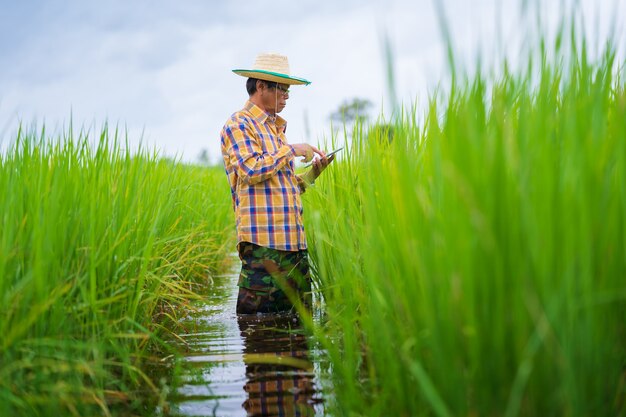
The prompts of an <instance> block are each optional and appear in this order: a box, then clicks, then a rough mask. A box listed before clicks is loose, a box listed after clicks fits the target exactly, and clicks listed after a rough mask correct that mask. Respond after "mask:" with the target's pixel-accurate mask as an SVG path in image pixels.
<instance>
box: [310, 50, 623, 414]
mask: <svg viewBox="0 0 626 417" xmlns="http://www.w3.org/2000/svg"><path fill="white" fill-rule="evenodd" d="M574 44H575V45H577V46H576V47H573V48H572V52H571V55H572V56H571V57H570V58H572V59H569V60H563V59H562V58H563V57H562V53H559V48H558V46H557V47H556V48H555V49H556V52H554V51H552V53H554V54H555V58H553V59H552V60H551V59H548V53H550V52H549V51H547V49H548V48H545V49H542V50H541V56H540V59H539V60H537V61H535V64H530V65H529V66H528V68H527V69H526V70H524V71H519V73H514V72H511V70H505V71H504V73H503V75H501V76H499V77H498V78H497V79H493V80H492V79H487V78H485V76H483V75H481V74H480V73H479V72H477V74H476V75H474V76H472V77H468V78H466V80H465V81H456V80H453V83H454V84H453V85H452V86H451V88H450V89H449V91H450V92H449V94H448V95H447V96H443V95H442V94H439V95H435V96H433V97H431V101H430V106H429V108H428V110H427V112H426V114H425V115H424V117H423V118H421V117H419V115H417V114H416V112H415V110H412V111H410V112H405V113H403V114H401V115H399V116H398V117H397V118H395V119H394V120H393V121H392V122H390V123H388V124H384V125H382V126H380V125H379V126H378V127H376V126H372V127H367V126H362V125H357V126H355V128H354V132H353V134H352V140H351V143H350V144H349V145H350V146H349V147H350V151H349V152H347V154H346V155H344V158H343V159H340V160H338V161H337V162H335V163H334V166H332V167H331V168H329V169H328V171H327V172H325V173H324V175H323V176H322V177H321V178H320V179H319V180H318V182H317V184H316V187H315V188H313V189H311V190H310V191H308V192H307V194H306V195H305V200H306V201H305V205H307V211H305V215H306V224H307V234H308V237H309V243H310V247H311V257H312V260H313V261H314V264H315V267H316V269H317V271H318V276H319V278H318V279H319V282H317V285H318V287H319V289H320V294H321V296H322V297H323V300H324V305H323V308H324V309H325V313H324V318H323V321H322V323H323V325H322V326H318V328H316V329H315V332H316V335H317V337H318V339H319V340H320V342H321V343H322V344H323V346H324V348H325V349H326V351H327V352H328V356H329V360H330V362H331V366H330V369H331V370H330V378H332V380H333V382H334V396H333V398H334V400H333V404H332V405H331V409H332V410H333V411H332V412H333V413H335V414H337V415H372V416H381V415H393V416H396V415H397V416H431V415H436V416H547V415H559V416H561V415H562V416H609V415H624V413H626V401H625V398H626V373H625V372H624V369H625V368H624V366H625V365H626V326H625V325H624V323H626V279H625V277H626V89H625V83H624V80H623V79H622V78H620V75H619V70H621V68H623V66H624V63H623V62H619V63H616V61H615V56H616V55H615V48H614V46H612V44H610V43H609V44H608V46H607V48H606V52H605V53H604V55H603V56H602V58H601V59H599V61H598V62H591V61H590V59H589V58H588V56H587V53H586V48H585V45H584V42H583V43H582V44H580V43H574ZM563 62H568V64H567V65H565V64H563ZM618 64H619V65H618ZM616 67H617V71H616ZM457 75H458V74H457ZM459 78H460V77H457V79H459Z"/></svg>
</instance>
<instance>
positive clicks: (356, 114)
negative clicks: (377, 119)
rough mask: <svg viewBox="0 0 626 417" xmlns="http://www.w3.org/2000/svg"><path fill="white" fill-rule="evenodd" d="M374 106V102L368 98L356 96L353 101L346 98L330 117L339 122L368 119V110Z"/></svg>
mask: <svg viewBox="0 0 626 417" xmlns="http://www.w3.org/2000/svg"><path fill="white" fill-rule="evenodd" d="M372 106H373V104H372V102H371V101H369V100H368V99H363V98H358V97H355V98H353V99H352V101H348V100H345V101H344V102H343V103H342V104H341V105H340V106H339V108H338V109H337V110H335V111H334V112H333V113H332V114H331V115H330V119H331V120H332V121H333V122H337V123H343V122H345V123H353V122H355V121H357V120H359V121H366V120H368V119H369V115H368V112H369V109H370V108H371V107H372Z"/></svg>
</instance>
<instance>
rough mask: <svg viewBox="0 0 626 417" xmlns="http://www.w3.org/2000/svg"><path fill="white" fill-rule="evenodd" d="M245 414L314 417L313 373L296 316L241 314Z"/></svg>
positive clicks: (306, 346)
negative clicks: (245, 397)
mask: <svg viewBox="0 0 626 417" xmlns="http://www.w3.org/2000/svg"><path fill="white" fill-rule="evenodd" d="M238 322H239V330H240V332H241V337H242V339H243V342H244V355H243V360H244V363H245V365H246V384H245V386H244V390H245V391H246V393H247V397H248V398H247V399H246V401H245V402H244V403H243V407H244V408H245V409H246V411H247V412H248V416H313V415H315V410H314V408H313V405H314V404H315V403H318V402H320V401H321V400H319V399H318V398H316V397H315V394H316V390H315V384H314V378H315V374H314V372H313V363H312V362H311V361H310V360H309V350H308V349H309V348H308V341H307V336H306V334H305V333H304V330H303V327H302V325H301V323H300V321H299V320H298V318H297V316H295V315H278V314H264V315H240V316H239V317H238Z"/></svg>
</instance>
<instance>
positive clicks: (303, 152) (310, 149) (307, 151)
mask: <svg viewBox="0 0 626 417" xmlns="http://www.w3.org/2000/svg"><path fill="white" fill-rule="evenodd" d="M291 146H293V149H294V150H295V151H296V156H303V157H304V158H302V162H311V160H312V159H313V157H314V156H315V154H318V155H319V156H320V157H322V158H325V157H326V154H325V153H324V152H322V151H320V150H319V149H317V148H316V147H315V146H312V145H309V144H308V143H296V144H294V145H291Z"/></svg>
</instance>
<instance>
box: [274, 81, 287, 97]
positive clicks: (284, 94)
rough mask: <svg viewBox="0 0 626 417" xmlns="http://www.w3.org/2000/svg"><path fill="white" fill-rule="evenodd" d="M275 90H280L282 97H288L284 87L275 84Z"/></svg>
mask: <svg viewBox="0 0 626 417" xmlns="http://www.w3.org/2000/svg"><path fill="white" fill-rule="evenodd" d="M276 88H277V89H279V90H280V92H281V94H282V95H283V97H289V88H285V87H283V86H280V85H278V84H276Z"/></svg>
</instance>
